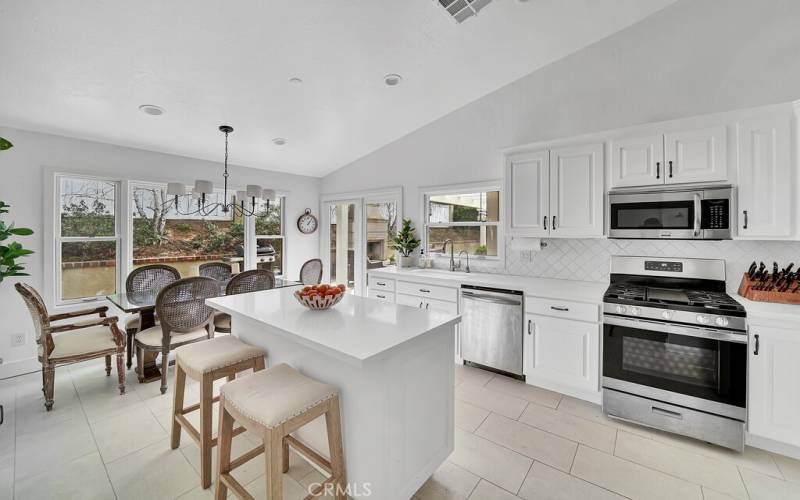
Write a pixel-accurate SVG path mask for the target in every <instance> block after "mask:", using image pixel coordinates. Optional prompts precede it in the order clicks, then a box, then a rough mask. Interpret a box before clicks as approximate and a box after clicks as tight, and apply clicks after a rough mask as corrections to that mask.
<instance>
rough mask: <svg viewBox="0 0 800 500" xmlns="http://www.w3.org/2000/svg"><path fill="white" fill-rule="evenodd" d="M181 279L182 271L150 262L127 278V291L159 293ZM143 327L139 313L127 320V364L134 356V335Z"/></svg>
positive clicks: (129, 364) (128, 364) (129, 365)
mask: <svg viewBox="0 0 800 500" xmlns="http://www.w3.org/2000/svg"><path fill="white" fill-rule="evenodd" d="M179 279H181V273H179V272H178V270H177V269H175V268H174V267H172V266H168V265H166V264H150V265H147V266H142V267H137V268H136V269H134V270H133V271H131V273H130V274H129V275H128V279H127V280H125V293H128V294H131V293H135V292H144V291H148V290H151V291H153V293H158V292H160V291H161V289H162V288H164V287H165V286H167V285H169V284H170V283H173V282H175V281H178V280H179ZM140 329H141V317H140V316H139V315H138V314H137V315H135V316H133V317H131V318H128V320H127V321H126V322H125V333H126V334H127V336H128V359H127V366H128V368H130V367H131V364H132V357H133V349H134V346H133V336H134V335H136V332H138V331H139V330H140Z"/></svg>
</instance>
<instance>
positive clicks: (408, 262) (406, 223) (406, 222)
mask: <svg viewBox="0 0 800 500" xmlns="http://www.w3.org/2000/svg"><path fill="white" fill-rule="evenodd" d="M418 246H419V240H418V239H416V238H415V237H414V228H413V227H412V226H411V219H403V227H402V228H401V229H400V231H399V232H398V233H397V234H395V235H394V237H393V238H392V248H394V249H395V250H396V251H397V252H398V253H399V254H400V256H399V257H398V259H397V267H398V268H400V269H403V268H406V267H413V266H414V258H413V257H411V253H412V252H413V251H414V250H416V249H417V247H418Z"/></svg>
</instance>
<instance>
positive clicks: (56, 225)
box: [52, 172, 123, 306]
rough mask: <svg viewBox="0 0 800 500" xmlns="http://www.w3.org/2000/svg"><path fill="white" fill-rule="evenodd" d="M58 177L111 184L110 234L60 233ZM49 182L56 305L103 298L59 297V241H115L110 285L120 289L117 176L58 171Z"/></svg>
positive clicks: (120, 192) (60, 282) (120, 244)
mask: <svg viewBox="0 0 800 500" xmlns="http://www.w3.org/2000/svg"><path fill="white" fill-rule="evenodd" d="M62 179H83V180H89V181H100V182H109V183H112V184H113V185H114V236H95V237H92V236H62V235H61V194H62V192H61V181H62ZM53 182H54V185H53V188H54V189H53V225H52V227H53V242H54V252H53V253H54V258H53V262H54V269H53V271H54V272H53V276H54V280H53V284H54V290H53V292H54V300H55V305H56V306H68V305H73V304H85V303H90V302H98V301H103V300H106V297H105V295H95V296H92V297H80V298H75V299H64V298H63V297H62V292H63V290H62V284H63V276H62V274H63V273H62V267H61V266H62V250H61V249H62V245H63V243H73V242H74V243H83V242H96V241H113V242H115V244H116V245H115V247H116V249H115V250H116V251H115V252H114V288H115V290H116V293H119V292H120V286H121V285H122V281H121V270H122V243H123V241H122V239H123V238H122V234H123V231H122V227H121V219H122V215H123V214H122V210H121V208H122V206H121V205H122V198H123V196H121V195H122V193H123V186H122V182H121V181H120V180H119V179H114V178H111V177H103V176H97V175H84V174H70V173H61V172H58V173H56V174H55V176H54V180H53Z"/></svg>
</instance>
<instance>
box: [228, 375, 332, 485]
mask: <svg viewBox="0 0 800 500" xmlns="http://www.w3.org/2000/svg"><path fill="white" fill-rule="evenodd" d="M219 401H220V419H219V434H218V436H219V437H218V439H219V450H218V454H217V455H218V464H217V485H216V492H215V498H216V499H217V500H223V499H224V498H225V497H226V495H227V493H228V488H230V489H231V490H232V492H233V493H234V494H235V495H236V496H237V497H238V498H252V497H251V496H250V495H249V493H247V491H245V489H244V487H242V485H241V484H240V483H239V482H238V481H236V479H235V478H234V477H233V476H232V475H231V471H232V470H233V469H235V468H237V467H239V466H241V465H242V464H244V463H246V462H248V461H249V460H251V459H253V458H256V457H257V456H259V455H260V454H261V453H264V454H265V455H266V462H267V467H266V469H267V474H266V476H265V479H266V482H267V485H266V486H267V488H266V490H267V495H266V498H267V500H282V499H283V473H284V472H287V471H288V469H289V447H290V446H291V447H292V448H294V449H295V450H296V451H297V452H298V453H299V454H300V455H301V456H302V457H304V458H305V459H306V460H308V461H309V462H312V463H313V464H314V465H316V466H317V467H318V468H320V469H322V470H323V471H325V472H326V473H327V474H328V478H327V479H326V480H325V481H323V482H321V483H320V484H318V485H317V486H316V488H315V491H311V492H309V493H310V495H309V496H308V497H307V498H312V497H315V496H317V495H319V494H320V493H321V492H322V490H323V489H324V488H325V487H326V485H333V486H334V488H333V490H334V492H335V493H334V496H335V498H336V499H337V500H344V499H345V498H346V495H345V492H346V484H347V479H346V474H345V465H344V451H343V449H342V434H341V420H340V415H339V394H338V392H337V390H336V388H335V387H333V386H331V385H328V384H325V383H322V382H319V381H317V380H314V379H312V378H310V377H307V376H305V375H303V374H301V373H300V372H298V371H297V370H295V369H294V368H292V367H291V366H289V365H286V364H280V365H278V366H276V367H274V368H270V369H269V370H263V371H260V372H258V373H255V374H253V375H251V376H248V377H244V378H241V379H238V380H235V381H233V382H229V383H227V384H224V385H223V386H222V387H221V388H220V397H219ZM322 415H325V423H326V428H327V433H328V448H329V452H330V459H329V460H328V459H326V458H324V457H323V456H321V455H320V454H319V453H317V452H316V451H314V450H313V449H311V448H309V447H308V446H307V445H305V444H304V443H302V442H301V441H299V440H298V439H297V438H295V437H294V436H291V435H290V434H291V433H292V432H294V431H296V430H298V429H299V428H301V427H303V426H304V425H306V424H307V423H309V422H311V421H312V420H315V419H316V418H318V417H320V416H322ZM234 421H236V422H237V423H239V424H242V425H243V426H244V427H245V428H246V429H247V430H249V431H251V432H253V433H255V434H256V435H257V436H260V437H261V438H262V441H263V443H264V444H263V445H261V446H259V447H257V448H255V449H253V450H251V451H249V452H247V453H245V454H244V455H242V456H241V457H238V458H236V459H235V460H231V442H232V439H233V436H234V432H235V431H234V429H233V423H234Z"/></svg>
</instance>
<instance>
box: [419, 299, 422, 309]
mask: <svg viewBox="0 0 800 500" xmlns="http://www.w3.org/2000/svg"><path fill="white" fill-rule="evenodd" d="M422 303H423V301H421V300H420V301H419V308H420V309H422Z"/></svg>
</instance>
